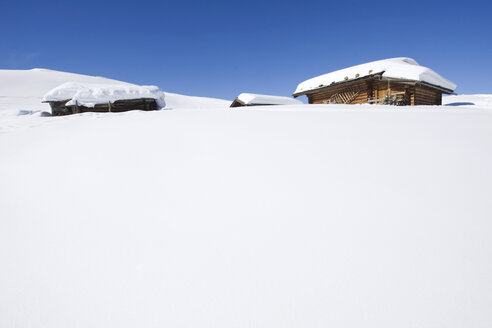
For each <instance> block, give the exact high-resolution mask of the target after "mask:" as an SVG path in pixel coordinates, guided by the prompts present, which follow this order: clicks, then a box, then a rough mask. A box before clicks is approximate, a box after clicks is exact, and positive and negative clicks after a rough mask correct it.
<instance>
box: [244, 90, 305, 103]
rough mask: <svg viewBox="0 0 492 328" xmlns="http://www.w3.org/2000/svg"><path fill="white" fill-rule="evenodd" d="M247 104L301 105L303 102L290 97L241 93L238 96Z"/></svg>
mask: <svg viewBox="0 0 492 328" xmlns="http://www.w3.org/2000/svg"><path fill="white" fill-rule="evenodd" d="M236 100H237V101H239V102H240V103H241V104H243V105H245V106H253V105H301V104H302V102H301V101H299V100H297V99H292V98H290V97H280V96H270V95H259V94H254V93H241V94H240V95H239V96H238V97H237V98H236Z"/></svg>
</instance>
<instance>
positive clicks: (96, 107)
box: [43, 82, 165, 116]
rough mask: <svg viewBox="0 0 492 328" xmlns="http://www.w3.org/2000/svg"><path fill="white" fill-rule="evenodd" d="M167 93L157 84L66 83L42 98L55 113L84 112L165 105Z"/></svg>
mask: <svg viewBox="0 0 492 328" xmlns="http://www.w3.org/2000/svg"><path fill="white" fill-rule="evenodd" d="M164 96H165V95H164V92H163V91H162V90H161V89H159V88H158V87H156V86H138V85H131V84H122V85H99V84H96V85H94V84H87V83H85V84H84V83H74V82H68V83H64V84H62V85H60V86H58V87H56V88H55V89H53V90H51V91H49V92H48V93H47V94H46V95H45V96H44V98H43V102H44V103H49V104H50V106H51V114H52V115H53V116H60V115H68V114H77V113H84V112H126V111H129V110H143V111H150V110H158V109H161V108H164V107H165V101H164Z"/></svg>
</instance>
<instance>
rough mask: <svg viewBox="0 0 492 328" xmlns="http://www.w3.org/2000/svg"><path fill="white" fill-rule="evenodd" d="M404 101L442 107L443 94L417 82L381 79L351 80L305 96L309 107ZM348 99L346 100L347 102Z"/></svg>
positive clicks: (411, 103)
mask: <svg viewBox="0 0 492 328" xmlns="http://www.w3.org/2000/svg"><path fill="white" fill-rule="evenodd" d="M388 93H389V95H390V96H395V97H398V98H399V99H404V102H405V103H406V104H407V105H412V106H413V105H441V104H442V100H441V99H442V91H440V90H437V89H434V88H431V87H427V86H424V85H420V84H416V83H407V82H398V81H389V82H388V80H381V79H379V78H374V79H371V80H361V81H354V82H353V83H344V84H340V85H336V86H333V87H326V88H322V89H320V90H317V91H314V92H311V93H309V94H307V97H308V101H309V103H310V104H328V103H338V104H340V103H344V104H364V103H373V104H378V103H383V101H384V98H385V97H386V96H387V95H388ZM347 100H349V101H347Z"/></svg>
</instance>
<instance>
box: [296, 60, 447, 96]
mask: <svg viewBox="0 0 492 328" xmlns="http://www.w3.org/2000/svg"><path fill="white" fill-rule="evenodd" d="M330 81H331V82H330ZM455 87H456V85H454V84H453V83H452V82H450V81H448V80H446V79H444V78H442V77H441V76H439V75H438V74H437V73H435V72H434V71H432V70H430V69H428V68H426V67H423V66H420V65H418V64H417V63H416V62H415V61H414V60H413V59H410V58H393V59H387V60H382V61H377V62H372V63H367V64H363V65H358V66H354V67H351V68H348V69H343V70H340V71H336V72H333V73H328V74H325V75H322V76H319V77H316V78H313V79H310V80H308V81H305V82H303V83H301V84H299V86H298V88H297V90H296V92H294V94H293V96H294V97H299V96H302V95H306V96H307V98H308V102H309V103H310V104H365V103H368V104H389V105H400V106H405V105H411V106H413V105H441V104H442V94H452V93H453V90H454V88H455Z"/></svg>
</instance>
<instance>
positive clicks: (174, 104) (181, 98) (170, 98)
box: [166, 92, 231, 109]
mask: <svg viewBox="0 0 492 328" xmlns="http://www.w3.org/2000/svg"><path fill="white" fill-rule="evenodd" d="M230 105H231V101H230V100H224V99H218V98H209V97H195V96H185V95H180V94H177V93H171V92H166V108H168V109H226V108H229V106H230Z"/></svg>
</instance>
